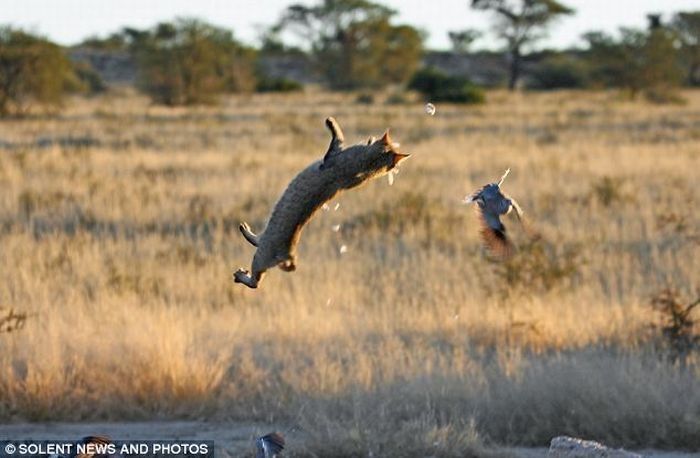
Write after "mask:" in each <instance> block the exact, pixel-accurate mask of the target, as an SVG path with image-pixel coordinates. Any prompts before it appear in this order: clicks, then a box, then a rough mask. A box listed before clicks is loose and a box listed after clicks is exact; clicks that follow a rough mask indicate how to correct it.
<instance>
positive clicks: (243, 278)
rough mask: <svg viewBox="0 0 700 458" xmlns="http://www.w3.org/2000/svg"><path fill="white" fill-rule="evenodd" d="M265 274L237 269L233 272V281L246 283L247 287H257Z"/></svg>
mask: <svg viewBox="0 0 700 458" xmlns="http://www.w3.org/2000/svg"><path fill="white" fill-rule="evenodd" d="M264 274H265V272H264V271H263V272H256V271H253V273H252V274H251V273H250V272H248V271H247V270H245V269H238V270H237V271H236V272H234V274H233V281H234V282H236V283H243V284H244V285H246V286H247V287H248V288H253V289H255V288H257V287H258V285H259V284H260V282H261V281H262V277H263V275H264Z"/></svg>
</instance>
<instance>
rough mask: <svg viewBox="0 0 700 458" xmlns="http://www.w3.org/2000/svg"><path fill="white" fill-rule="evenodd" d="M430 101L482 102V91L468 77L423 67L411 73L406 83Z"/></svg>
mask: <svg viewBox="0 0 700 458" xmlns="http://www.w3.org/2000/svg"><path fill="white" fill-rule="evenodd" d="M408 88H409V89H413V90H416V91H418V92H420V93H421V94H423V96H424V97H425V98H426V99H427V100H429V101H431V102H452V103H484V101H485V100H486V98H485V95H484V91H483V90H482V89H481V88H480V87H478V86H476V85H474V84H473V83H472V82H471V81H469V79H467V78H464V77H459V76H449V75H447V74H445V73H443V72H441V71H440V70H437V69H435V68H425V69H422V70H419V71H418V72H416V73H415V75H413V78H412V79H411V81H410V82H409V84H408Z"/></svg>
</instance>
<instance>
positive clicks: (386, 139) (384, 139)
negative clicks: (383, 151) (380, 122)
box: [382, 129, 391, 145]
mask: <svg viewBox="0 0 700 458" xmlns="http://www.w3.org/2000/svg"><path fill="white" fill-rule="evenodd" d="M382 143H383V144H385V145H391V137H390V136H389V129H387V130H386V132H384V135H382Z"/></svg>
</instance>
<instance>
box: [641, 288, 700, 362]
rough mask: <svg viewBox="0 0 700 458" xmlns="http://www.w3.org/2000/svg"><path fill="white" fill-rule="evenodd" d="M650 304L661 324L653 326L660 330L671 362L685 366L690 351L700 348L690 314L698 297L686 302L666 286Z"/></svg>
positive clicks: (699, 335)
mask: <svg viewBox="0 0 700 458" xmlns="http://www.w3.org/2000/svg"><path fill="white" fill-rule="evenodd" d="M651 305H652V307H653V308H654V309H655V310H656V311H657V312H658V313H659V315H660V318H661V324H660V325H658V326H654V327H655V328H658V329H659V330H660V331H661V337H662V338H663V342H664V346H665V347H666V348H667V350H668V353H669V358H670V360H671V362H673V363H675V362H676V361H680V364H681V366H685V365H686V363H687V359H688V356H689V355H690V353H691V352H692V351H694V350H697V349H698V348H700V333H698V332H697V331H696V330H695V324H696V323H695V320H694V319H693V316H692V312H693V309H694V308H695V307H697V306H698V305H700V298H698V299H696V300H695V301H693V302H690V303H688V304H686V303H684V301H683V300H682V299H681V297H680V294H679V293H678V291H675V290H673V289H669V288H667V289H664V290H662V291H661V292H659V293H658V294H656V295H655V296H654V297H653V298H652V299H651Z"/></svg>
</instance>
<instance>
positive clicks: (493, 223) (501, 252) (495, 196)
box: [464, 169, 539, 259]
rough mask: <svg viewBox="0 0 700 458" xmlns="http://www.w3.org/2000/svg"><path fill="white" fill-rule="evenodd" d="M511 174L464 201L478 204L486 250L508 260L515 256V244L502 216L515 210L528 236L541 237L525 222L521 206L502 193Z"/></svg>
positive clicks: (507, 172)
mask: <svg viewBox="0 0 700 458" xmlns="http://www.w3.org/2000/svg"><path fill="white" fill-rule="evenodd" d="M509 173H510V169H508V170H506V172H505V173H504V174H503V176H502V177H501V179H500V180H499V181H498V183H489V184H487V185H486V186H483V187H481V188H480V189H478V190H476V191H475V192H474V193H472V194H471V195H469V196H467V197H465V199H464V203H466V204H471V203H476V207H475V208H476V211H477V213H478V215H479V218H480V220H481V237H482V239H483V241H484V244H485V245H486V248H487V249H488V250H489V251H490V252H491V253H492V254H493V255H495V256H496V257H498V258H500V259H507V258H508V257H510V256H511V255H512V254H513V243H512V242H511V240H510V238H509V237H508V236H507V234H506V227H505V226H504V225H503V223H502V222H501V216H502V215H507V214H508V213H510V212H511V211H512V210H515V216H517V217H518V221H520V223H521V224H522V225H523V228H524V229H525V231H526V232H527V234H528V235H529V236H530V237H531V238H533V239H535V238H538V237H539V235H538V234H537V233H536V232H535V231H533V230H532V229H531V228H530V227H529V225H528V224H527V223H526V222H525V220H524V214H523V210H522V209H521V208H520V205H518V203H517V202H516V201H515V199H513V198H512V197H510V196H508V195H506V194H504V193H503V192H502V191H501V185H502V184H503V181H505V179H506V177H507V176H508V174H509Z"/></svg>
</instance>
